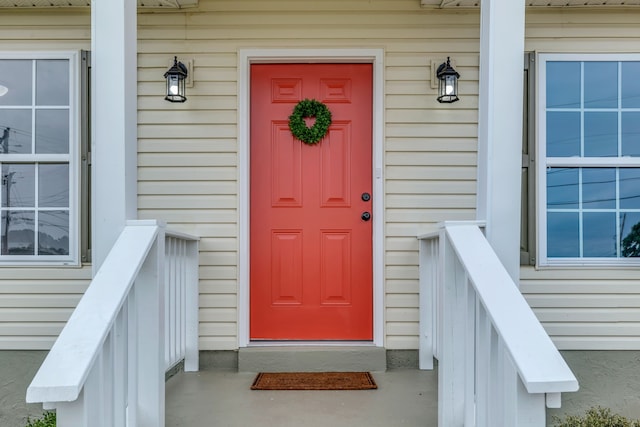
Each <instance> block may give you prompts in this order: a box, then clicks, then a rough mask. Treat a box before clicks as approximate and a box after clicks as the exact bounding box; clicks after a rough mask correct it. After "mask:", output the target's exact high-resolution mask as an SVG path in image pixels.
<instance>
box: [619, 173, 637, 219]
mask: <svg viewBox="0 0 640 427" xmlns="http://www.w3.org/2000/svg"><path fill="white" fill-rule="evenodd" d="M619 173H620V209H640V169H638V168H620V172H619Z"/></svg>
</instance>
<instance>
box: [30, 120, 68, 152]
mask: <svg viewBox="0 0 640 427" xmlns="http://www.w3.org/2000/svg"><path fill="white" fill-rule="evenodd" d="M68 152H69V110H66V109H65V110H38V111H36V153H38V154H66V153H68Z"/></svg>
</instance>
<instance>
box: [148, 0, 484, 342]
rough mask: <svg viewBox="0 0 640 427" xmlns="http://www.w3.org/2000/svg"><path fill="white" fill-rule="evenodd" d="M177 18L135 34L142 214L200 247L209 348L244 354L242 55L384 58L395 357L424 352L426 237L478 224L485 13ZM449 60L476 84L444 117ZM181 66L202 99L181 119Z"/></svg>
mask: <svg viewBox="0 0 640 427" xmlns="http://www.w3.org/2000/svg"><path fill="white" fill-rule="evenodd" d="M310 12H313V13H310ZM170 15H171V16H172V17H173V18H171V19H168V18H167V16H168V15H167V14H162V15H161V14H158V15H156V14H141V15H139V20H138V22H139V25H140V32H139V36H140V43H139V45H140V49H141V53H140V55H139V73H138V75H139V78H140V84H139V94H140V96H139V104H138V105H139V114H138V117H139V120H140V127H139V165H140V168H139V186H138V189H139V192H140V197H139V208H140V215H141V216H142V217H144V218H162V219H165V220H167V221H168V222H170V223H171V225H172V226H174V227H177V228H179V229H181V230H184V231H187V232H190V233H194V234H197V235H199V236H201V238H202V240H201V255H200V262H201V268H200V273H201V277H202V278H203V282H202V283H201V291H200V292H201V296H200V303H201V312H200V322H201V324H200V336H201V338H200V342H201V345H202V346H203V348H205V349H228V348H237V337H236V334H237V310H236V309H237V279H238V267H237V261H238V253H237V250H238V249H237V245H238V243H239V242H238V241H237V240H235V239H233V237H234V236H236V235H237V232H238V229H237V217H238V211H237V204H238V198H237V197H235V196H234V195H235V194H236V193H237V191H238V181H237V179H238V176H237V173H238V167H239V164H238V162H239V159H238V158H237V156H236V153H237V144H236V139H237V136H238V124H237V122H238V120H242V118H239V117H238V116H237V105H238V99H237V98H236V96H235V95H236V93H237V90H238V87H239V83H238V81H237V78H238V75H239V72H238V68H237V66H238V64H237V61H238V57H237V51H238V49H242V48H256V47H264V48H275V47H282V46H286V47H290V48H296V47H341V48H353V47H362V48H383V49H384V51H385V57H384V61H385V62H384V65H385V69H384V76H385V95H384V96H385V106H386V109H385V119H386V123H385V128H384V131H385V139H384V150H385V154H384V155H385V171H384V172H385V174H386V177H387V180H386V184H385V201H386V203H385V218H386V223H385V227H384V228H385V234H386V240H385V245H386V251H385V255H384V258H385V263H386V267H385V292H386V294H385V300H386V309H385V313H384V316H385V318H386V326H385V343H386V346H387V347H388V348H400V349H405V348H417V343H418V331H417V328H418V327H417V319H418V317H417V307H418V295H417V289H418V287H417V271H418V267H417V263H418V261H417V242H416V239H415V236H416V234H417V233H418V232H419V231H420V230H421V229H423V228H424V227H428V226H430V225H432V224H434V223H436V222H439V221H443V220H445V219H460V220H462V219H471V218H473V217H474V210H475V191H476V188H475V187H476V186H475V179H476V147H477V143H476V134H477V108H476V107H477V95H476V92H477V78H478V70H477V62H478V54H477V40H475V39H476V38H477V31H478V28H477V25H478V14H477V12H470V13H459V14H458V13H456V14H451V13H441V12H440V11H437V12H436V13H433V11H432V12H428V11H426V10H424V9H421V8H420V6H419V2H416V1H413V0H411V1H405V0H400V1H398V0H394V1H388V0H383V1H374V2H370V1H368V0H366V1H365V0H349V1H328V2H322V3H321V4H320V3H319V2H314V3H311V2H297V1H295V2H292V1H273V2H259V1H247V0H242V1H233V2H230V1H220V0H215V1H207V0H204V1H201V2H200V6H199V8H198V9H197V10H189V11H186V12H185V13H184V14H170ZM327 29H330V31H327ZM443 52H447V53H455V54H456V55H455V57H456V66H457V67H459V71H460V72H461V74H463V75H465V76H466V77H467V78H466V80H464V81H461V90H463V91H465V92H466V93H468V94H469V95H468V96H465V97H464V99H463V101H462V102H460V103H458V105H456V107H457V108H455V109H452V108H450V106H446V105H442V104H438V103H437V102H436V101H435V96H436V91H435V90H434V89H433V88H432V87H431V85H430V83H429V79H430V73H431V61H432V60H435V59H439V60H441V59H442V58H444V57H445V56H446V54H447V53H443ZM174 54H177V55H178V57H179V58H183V59H191V60H193V64H194V69H193V73H192V75H193V77H194V84H195V86H194V87H193V88H190V89H188V90H187V96H188V98H189V99H188V101H187V102H186V103H185V104H180V105H171V104H168V103H166V102H164V101H162V98H161V97H160V96H159V94H161V93H162V91H163V90H164V86H163V82H162V80H161V79H159V76H161V75H162V73H163V72H164V70H166V68H167V67H168V66H169V64H168V62H167V58H171V57H172V55H174ZM221 239H222V240H221ZM205 282H206V285H204V283H205Z"/></svg>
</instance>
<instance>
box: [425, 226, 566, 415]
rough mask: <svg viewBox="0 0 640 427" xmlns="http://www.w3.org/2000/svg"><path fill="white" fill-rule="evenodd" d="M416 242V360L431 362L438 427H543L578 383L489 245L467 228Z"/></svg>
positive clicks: (443, 230) (453, 228)
mask: <svg viewBox="0 0 640 427" xmlns="http://www.w3.org/2000/svg"><path fill="white" fill-rule="evenodd" d="M420 237H422V238H421V241H420V249H421V251H420V273H421V274H420V293H421V307H420V310H421V315H420V323H421V324H420V328H421V329H420V330H421V337H420V338H421V346H420V353H421V354H420V361H421V368H422V369H429V368H431V367H432V366H430V364H431V365H432V363H433V362H432V360H433V357H434V356H435V357H436V358H437V359H438V362H439V365H438V396H439V397H438V417H439V420H438V425H439V426H441V427H444V426H446V427H449V426H462V425H474V426H487V427H490V426H497V425H504V426H506V425H508V426H514V427H516V426H525V425H526V426H544V425H545V422H546V421H545V406H547V407H559V406H560V393H562V392H571V391H576V390H577V389H578V382H577V380H576V378H575V376H574V375H573V373H572V372H571V370H570V369H569V367H568V366H567V364H566V362H565V361H564V359H563V358H562V356H561V355H560V353H559V352H558V350H557V349H556V347H555V345H554V344H553V342H552V341H551V339H550V338H549V336H548V335H547V333H546V332H545V330H544V328H543V327H542V325H541V324H540V322H539V321H538V319H537V318H536V317H535V315H534V313H533V311H532V310H531V308H530V307H529V305H528V304H527V302H526V300H525V299H524V297H523V296H522V294H521V293H520V291H519V290H518V287H517V286H516V284H515V283H514V282H513V280H512V279H511V277H510V276H509V274H508V273H507V271H506V270H505V268H504V267H503V265H502V264H501V263H500V261H499V259H498V257H497V255H496V254H495V252H494V251H493V249H492V248H491V246H490V244H489V242H488V241H487V240H486V238H485V237H484V235H483V234H482V232H481V231H480V229H479V227H478V226H477V225H473V224H468V223H461V224H455V223H446V224H444V225H443V227H442V228H441V230H440V232H439V233H438V235H437V236H436V235H434V234H431V235H428V236H420ZM423 294H425V295H426V297H425V296H423ZM425 336H426V337H425ZM429 359H431V361H429Z"/></svg>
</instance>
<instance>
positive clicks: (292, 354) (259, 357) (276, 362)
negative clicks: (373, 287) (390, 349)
mask: <svg viewBox="0 0 640 427" xmlns="http://www.w3.org/2000/svg"><path fill="white" fill-rule="evenodd" d="M386 369H387V355H386V350H385V349H384V348H382V347H373V346H371V347H369V346H349V347H339V346H308V347H307V346H295V347H286V346H283V347H245V348H241V349H240V350H239V351H238V371H239V372H349V371H353V372H359V371H374V372H376V371H377V372H384V371H385V370H386Z"/></svg>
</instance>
